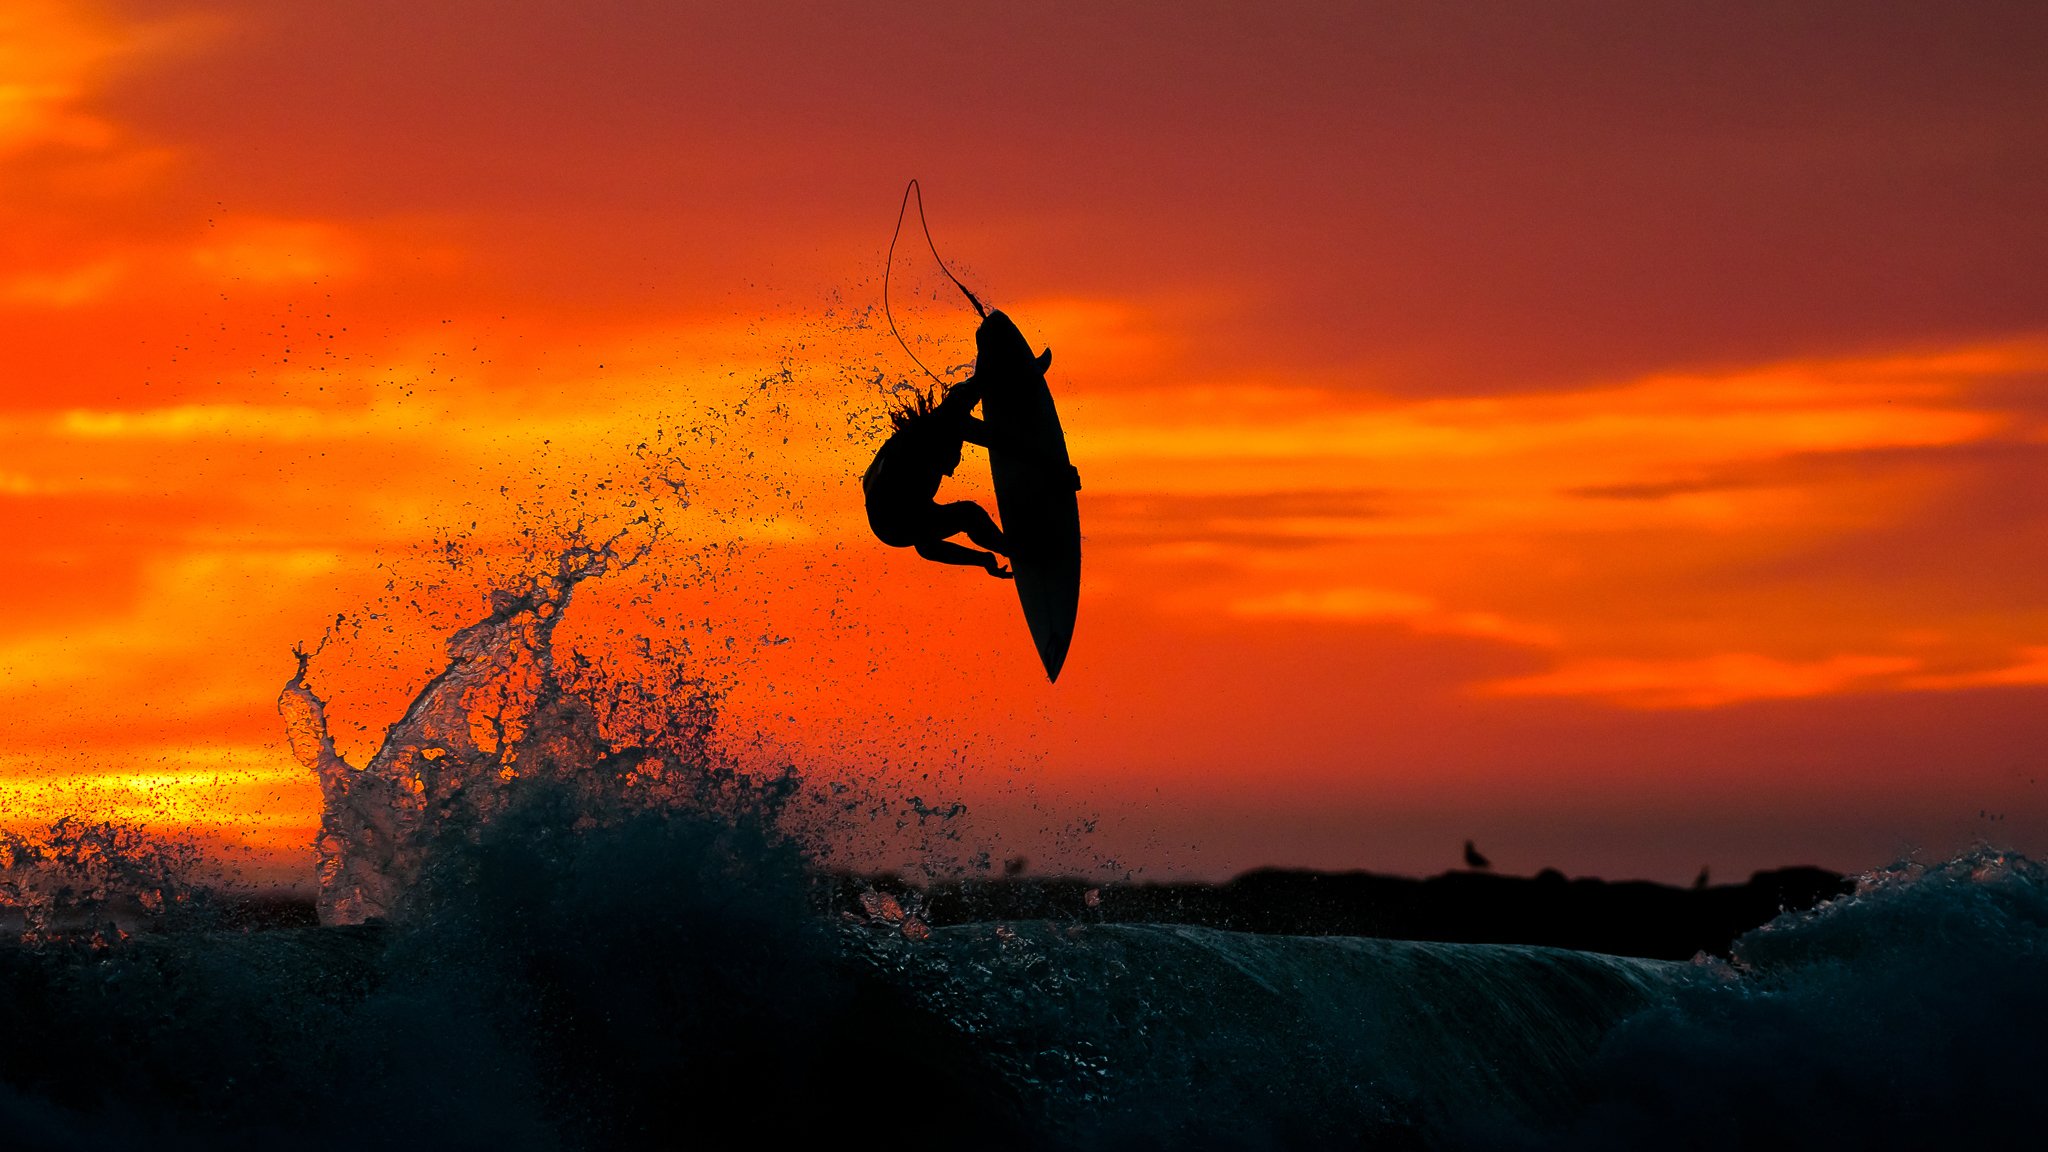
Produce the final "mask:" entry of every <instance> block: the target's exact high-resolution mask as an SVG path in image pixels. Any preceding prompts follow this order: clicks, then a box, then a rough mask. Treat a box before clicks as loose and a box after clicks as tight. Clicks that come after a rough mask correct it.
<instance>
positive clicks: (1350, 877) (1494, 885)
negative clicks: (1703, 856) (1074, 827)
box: [222, 867, 1854, 960]
mask: <svg viewBox="0 0 2048 1152" xmlns="http://www.w3.org/2000/svg"><path fill="white" fill-rule="evenodd" d="M825 885H826V888H825V896H826V900H827V902H828V903H829V905H830V907H831V909H832V910H833V911H835V912H842V913H849V914H853V915H864V914H865V912H864V910H863V908H862V905H861V901H860V895H861V893H863V892H882V893H888V894H890V895H892V896H894V897H896V898H897V900H898V901H899V903H900V904H901V906H902V907H903V908H904V909H905V910H906V911H907V912H908V913H910V914H912V915H915V916H917V917H918V918H919V919H920V920H922V921H923V922H924V923H926V924H928V925H930V926H931V927H934V928H938V927H943V926H945V925H949V924H968V923H975V922H985V921H1005V920H1018V921H1022V920H1057V921H1075V922H1081V923H1097V924H1113V923H1126V924H1168V923H1171V924H1200V925H1204V926H1207V927H1211V928H1225V929H1230V930H1233V931H1238V932H1260V933H1274V934H1285V935H1295V936H1379V937H1385V938H1389V939H1398V940H1437V941H1444V942H1448V943H1461V944H1542V945H1547V946H1550V947H1554V948H1575V949H1580V950H1583V951H1588V952H1606V953H1610V954H1613V955H1617V956H1642V957H1648V958H1651V959H1661V960H1685V959H1690V958H1691V957H1692V956H1693V955H1695V954H1697V953H1700V952H1706V953H1710V954H1713V955H1718V956H1726V955H1727V954H1728V949H1729V946H1730V945H1731V944H1733V943H1734V941H1735V938H1736V937H1738V936H1740V935H1742V934H1743V933H1744V932H1748V931H1750V930H1751V929H1753V928H1756V927H1759V926H1761V925H1763V924H1765V923H1768V922H1769V921H1770V920H1771V919H1772V918H1773V917H1775V916H1777V915H1778V914H1779V913H1780V912H1785V911H1802V910H1804V909H1807V908H1811V907H1813V906H1814V905H1816V904H1818V903H1820V902H1822V901H1824V900H1828V899H1832V898H1833V897H1836V896H1840V895H1844V894H1846V893H1848V892H1849V891H1850V890H1851V889H1852V888H1853V887H1854V884H1853V882H1852V881H1850V880H1847V879H1845V878H1844V877H1843V876H1841V875H1840V874H1839V873H1835V872H1829V871H1827V870H1825V869H1821V868H1806V867H1798V868H1779V869H1774V870H1772V871H1768V872H1758V873H1756V874H1755V875H1753V876H1751V877H1750V878H1749V880H1748V881H1746V882H1744V883H1741V884H1717V885H1714V886H1712V887H1707V888H1680V887H1676V886H1673V885H1668V884H1656V883H1652V882H1650V881H1646V880H1623V881H1607V880H1599V879H1593V878H1579V879H1567V878H1566V877H1565V876H1564V875H1563V874H1562V873H1559V872H1556V871H1552V870H1548V869H1546V870H1545V871H1543V872H1541V873H1538V874H1537V875H1535V876H1501V875H1496V874H1494V873H1491V872H1446V873H1444V874H1442V875H1440V876H1431V877H1427V878H1422V879H1418V878H1415V877H1409V876H1386V875H1380V874H1377V873H1372V872H1315V871H1308V870H1304V869H1283V868H1261V869H1257V870H1254V871H1251V872H1247V873H1245V874H1243V875H1242V876H1239V877H1237V878H1236V879H1233V880H1230V881H1227V882H1225V883H1221V884H1209V883H1198V882H1193V881H1149V882H1139V883H1116V884H1104V883H1100V882H1097V881H1092V880H1082V879H1075V878H1071V877H1032V876H1009V877H999V878H998V877H989V878H979V879H970V880H948V881H941V882H939V883H935V884H931V885H926V886H920V885H916V884H912V883H910V882H908V881H906V880H904V879H902V878H901V877H898V876H895V875H880V876H866V875H860V874H855V873H834V874H832V875H830V876H829V877H827V878H826V879H825ZM1090 892H1093V893H1094V894H1095V895H1094V897H1093V902H1092V903H1091V900H1090V896H1089V893H1090ZM315 923H316V919H315V916H314V911H313V902H312V901H311V900H310V899H306V898H304V897H300V896H293V895H272V896H262V897H255V898H249V899H245V900H241V901H238V902H236V903H234V904H232V905H230V906H229V907H228V908H227V909H226V910H225V915H224V917H223V924H222V927H225V928H229V929H237V928H239V929H244V930H262V929H269V928H298V927H310V926H312V925H313V924H315Z"/></svg>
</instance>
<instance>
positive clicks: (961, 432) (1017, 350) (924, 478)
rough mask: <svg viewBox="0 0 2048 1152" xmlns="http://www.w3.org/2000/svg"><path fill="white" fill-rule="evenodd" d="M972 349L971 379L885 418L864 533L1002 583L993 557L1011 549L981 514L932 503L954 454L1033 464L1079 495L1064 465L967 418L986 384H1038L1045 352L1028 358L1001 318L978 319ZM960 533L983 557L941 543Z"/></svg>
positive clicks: (977, 508)
mask: <svg viewBox="0 0 2048 1152" xmlns="http://www.w3.org/2000/svg"><path fill="white" fill-rule="evenodd" d="M974 343H975V357H974V375H972V376H969V377H968V378H967V379H965V380H962V381H961V382H959V383H958V384H951V385H947V386H946V391H945V394H944V396H943V397H941V398H940V399H939V400H938V402H937V403H934V402H933V400H932V394H931V393H930V392H918V393H913V395H914V397H915V399H913V400H912V401H911V402H910V403H908V404H905V405H903V406H901V407H899V408H897V409H895V410H894V411H892V412H890V413H889V419H890V422H891V423H892V424H894V425H895V431H893V432H891V433H890V434H889V438H888V439H887V440H885V441H883V442H882V447H881V449H880V450H879V451H877V452H876V453H875V462H874V463H872V464H870V465H868V470H867V474H866V475H864V476H862V477H861V478H860V486H861V489H862V491H863V492H865V493H866V495H867V506H868V526H869V527H870V528H872V529H874V532H875V535H876V536H877V537H878V538H879V539H880V540H881V541H882V543H884V544H887V545H889V546H890V547H891V548H915V549H917V554H918V555H920V556H922V557H924V558H925V559H927V560H935V561H937V562H939V563H941V564H958V565H960V566H962V567H965V568H980V569H982V570H983V571H986V572H987V573H988V574H989V575H991V576H994V577H996V578H998V579H1001V580H1008V579H1010V578H1011V575H1012V574H1011V570H1010V569H1008V568H1005V567H1003V565H1002V563H1001V561H999V560H998V559H997V554H998V553H1000V554H1001V555H1003V556H1008V555H1010V548H1009V545H1008V544H1006V543H1005V542H1004V540H1003V531H1002V529H1000V528H998V527H996V522H995V518H994V517H992V516H990V515H989V514H988V510H987V509H985V508H983V507H982V506H981V505H979V504H976V503H975V502H974V501H972V500H956V501H954V502H952V503H950V504H941V503H939V502H938V493H939V484H940V483H941V482H942V481H943V480H944V479H945V478H946V477H948V476H951V475H952V474H953V470H954V469H956V468H958V467H959V466H960V450H961V447H962V446H963V445H966V444H979V445H981V446H982V447H983V448H988V447H991V446H994V447H996V448H997V449H998V450H1000V451H1005V452H1010V453H1013V454H1015V455H1017V456H1019V457H1020V458H1027V459H1032V460H1035V461H1038V462H1039V464H1040V466H1042V467H1044V468H1047V469H1052V470H1055V471H1056V472H1057V473H1059V474H1060V475H1061V476H1062V478H1063V479H1065V480H1067V481H1068V482H1070V483H1071V484H1072V485H1073V490H1074V491H1078V490H1080V487H1081V481H1080V474H1079V473H1078V472H1076V471H1075V470H1074V468H1073V466H1072V465H1071V464H1068V463H1067V462H1066V461H1065V460H1064V459H1060V460H1057V461H1055V460H1053V459H1051V458H1050V457H1047V456H1045V454H1044V453H1042V452H1031V451H1028V450H1026V449H1024V448H1023V447H1022V446H1021V445H1019V444H1017V443H1013V442H1011V441H1013V440H1015V439H1016V438H1015V437H1011V438H1010V439H1009V440H1004V441H1002V442H1000V443H998V442H997V441H998V438H997V437H995V436H992V435H991V433H990V430H989V426H988V425H987V424H986V423H985V422H983V421H982V420H980V419H977V418H976V417H975V415H974V407H975V405H977V404H980V403H981V401H982V397H983V394H984V393H985V392H986V390H987V388H988V386H989V384H990V383H991V382H994V383H997V384H999V385H1000V384H1002V383H1004V382H1009V381H1013V380H1015V379H1017V378H1019V377H1022V376H1025V375H1030V376H1035V377H1038V378H1040V379H1042V378H1043V377H1044V376H1045V370H1046V369H1047V368H1049V367H1051V366H1052V349H1050V348H1048V349H1046V350H1045V351H1044V352H1042V353H1040V354H1039V355H1037V356H1033V355H1032V354H1031V345H1030V343H1029V342H1027V341H1026V340H1025V339H1024V334H1023V333H1022V332H1019V331H1018V330H1017V325H1016V324H1014V323H1012V322H1011V320H1010V318H1009V317H1008V316H1005V315H1003V314H1002V313H1001V312H990V313H988V314H987V316H986V317H984V318H983V320H982V322H981V326H980V327H979V328H977V329H976V330H975V332H974ZM963 532H964V533H966V534H967V538H968V539H969V540H971V541H973V542H974V543H976V544H978V545H980V546H981V547H982V548H985V549H987V551H985V552H984V551H980V550H977V549H974V548H969V547H967V546H966V545H964V544H956V543H954V542H953V541H952V540H950V539H948V537H951V536H957V535H959V534H961V533H963Z"/></svg>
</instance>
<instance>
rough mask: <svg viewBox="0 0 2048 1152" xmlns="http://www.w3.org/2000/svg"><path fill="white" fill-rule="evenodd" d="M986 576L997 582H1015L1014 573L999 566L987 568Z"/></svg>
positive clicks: (993, 565)
mask: <svg viewBox="0 0 2048 1152" xmlns="http://www.w3.org/2000/svg"><path fill="white" fill-rule="evenodd" d="M988 574H989V575H991V576H993V577H995V578H996V579H998V580H1015V579H1016V578H1017V577H1016V574H1015V573H1013V572H1011V571H1010V570H1009V569H1008V568H1005V567H1003V566H1002V565H1001V564H990V565H989V566H988Z"/></svg>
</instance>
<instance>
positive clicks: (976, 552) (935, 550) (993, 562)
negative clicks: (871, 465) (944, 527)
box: [917, 540, 1009, 576]
mask: <svg viewBox="0 0 2048 1152" xmlns="http://www.w3.org/2000/svg"><path fill="white" fill-rule="evenodd" d="M917 554H918V555H919V556H922V557H924V558H925V559H927V560H936V561H938V562H939V563H941V564H958V565H959V566H961V567H962V568H980V569H982V570H983V571H985V572H987V573H988V574H989V575H991V576H1007V575H1009V573H1008V572H1007V571H1005V570H1004V568H1003V566H1002V564H1001V562H1000V561H998V560H997V559H996V558H995V556H994V555H993V554H992V553H988V552H983V551H981V550H980V549H977V548H969V547H968V546H966V545H965V544H955V543H953V542H952V541H951V540H923V541H920V542H919V543H918V545H917Z"/></svg>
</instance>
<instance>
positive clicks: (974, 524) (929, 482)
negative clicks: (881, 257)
mask: <svg viewBox="0 0 2048 1152" xmlns="http://www.w3.org/2000/svg"><path fill="white" fill-rule="evenodd" d="M913 195H915V196H916V197H917V219H918V224H919V226H920V227H923V228H924V235H925V244H926V246H927V247H929V248H931V250H932V259H933V260H934V261H937V263H938V265H939V270H940V271H941V272H944V273H945V274H946V278H947V279H948V280H951V281H952V282H953V285H954V287H956V288H958V289H960V294H961V295H962V296H964V297H966V299H967V303H968V305H969V306H970V307H972V308H973V309H974V313H975V315H977V316H979V317H981V327H979V328H977V329H975V331H974V350H975V352H974V374H973V375H972V376H971V377H969V378H968V379H966V380H964V381H962V382H960V383H959V384H953V385H946V384H945V382H944V381H943V380H939V376H938V374H937V373H935V372H933V371H932V370H931V369H930V368H927V367H925V364H924V361H922V360H919V359H918V358H917V353H915V352H912V351H911V350H910V345H909V344H908V343H907V342H905V341H904V339H903V334H902V333H901V332H898V331H897V330H896V317H895V315H894V314H893V313H891V312H890V311H889V271H888V269H890V268H893V267H894V266H895V263H896V238H897V236H899V235H901V234H902V232H903V218H904V214H905V213H906V212H908V211H909V208H910V198H911V197H912V196H913ZM882 314H883V315H884V316H886V317H888V320H889V331H890V332H891V333H894V334H895V336H896V341H897V343H899V344H902V345H903V352H904V354H905V355H907V356H909V357H910V359H911V362H912V363H914V364H916V365H917V366H918V367H919V368H923V369H924V372H925V374H926V375H927V376H930V377H931V378H932V379H933V380H935V381H938V383H939V384H940V385H941V386H942V387H944V388H945V395H944V396H943V397H941V398H940V399H939V400H938V401H937V402H936V403H934V402H933V399H932V395H931V393H929V392H926V393H923V394H921V395H918V396H917V399H916V400H915V401H914V402H913V403H911V404H908V405H906V406H904V407H903V408H901V409H899V410H898V411H896V412H892V413H891V414H890V417H891V419H892V421H893V422H894V423H895V426H896V428H895V431H894V432H892V433H891V434H890V436H889V439H888V440H887V441H886V442H885V443H883V445H882V447H881V450H880V451H878V452H877V453H875V462H874V463H873V464H871V465H869V466H868V470H867V474H866V475H864V476H862V477H861V488H862V490H863V492H864V493H865V494H866V496H867V509H868V524H869V526H870V527H872V528H873V529H874V530H875V535H876V536H878V537H880V538H881V540H882V542H883V543H884V544H888V545H891V546H892V547H897V548H916V549H917V554H918V555H920V556H922V557H924V558H925V559H927V560H936V561H938V562H939V563H941V564H959V565H962V566H964V567H971V568H980V569H982V570H983V571H985V572H987V573H988V574H989V575H991V576H996V577H999V578H1002V579H1006V580H1014V581H1015V582H1016V587H1017V604H1018V606H1019V607H1020V608H1022V609H1023V610H1024V623H1025V625H1026V626H1027V627H1029V628H1030V629H1031V643H1032V646H1033V647H1035V648H1036V649H1038V659H1039V662H1040V663H1041V664H1043V665H1044V666H1045V675H1046V678H1047V679H1049V680H1057V679H1059V675H1060V668H1061V666H1062V665H1064V664H1065V663H1066V659H1067V648H1068V647H1069V645H1071V644H1072V643H1073V639H1074V617H1075V614H1076V612H1077V611H1078V609H1079V607H1080V599H1081V509H1080V504H1079V502H1078V499H1077V497H1076V493H1078V492H1080V490H1081V474H1080V473H1079V472H1077V471H1075V469H1074V465H1073V461H1072V460H1071V459H1069V458H1068V456H1067V438H1066V433H1065V432H1064V431H1063V430H1062V429H1061V428H1060V416H1059V410H1058V408H1057V407H1056V406H1055V405H1054V403H1053V398H1052V390H1051V389H1050V388H1049V387H1047V385H1046V382H1045V370H1046V369H1047V368H1049V367H1051V365H1052V352H1051V350H1050V349H1048V350H1047V351H1045V352H1042V353H1040V354H1038V355H1035V356H1034V355H1032V352H1031V342H1030V341H1029V340H1026V339H1025V338H1024V334H1023V333H1022V332H1020V331H1018V330H1017V325H1015V324H1014V323H1011V321H1010V318H1009V317H1008V316H1005V315H1003V314H1002V313H1001V312H994V311H990V310H989V309H988V308H987V307H986V306H985V305H983V304H982V302H981V301H980V300H979V299H976V298H975V295H974V293H973V292H971V291H969V290H968V287H967V285H965V284H962V283H961V282H960V278H959V277H958V276H955V275H953V271H952V269H950V268H947V267H946V262H945V261H944V260H941V259H939V250H938V247H937V246H936V245H934V244H932V243H931V229H930V228H929V227H926V226H925V225H924V193H923V191H921V190H920V189H919V188H918V186H917V181H915V180H912V181H911V182H910V183H909V185H908V186H906V187H905V188H904V189H903V203H902V204H901V205H900V206H899V207H898V208H897V210H896V232H895V233H894V234H892V235H890V237H889V256H888V264H887V265H886V266H885V269H884V271H883V273H882ZM977 404H978V405H980V406H981V411H982V418H981V419H979V420H977V419H975V417H974V408H975V406H976V405H977ZM963 444H979V445H981V446H982V447H984V448H987V449H988V450H989V451H988V464H989V479H990V480H991V481H992V482H993V483H994V486H995V490H996V506H997V507H998V508H999V509H1001V510H1002V514H1003V524H1002V527H1001V528H998V527H996V522H995V519H994V518H993V517H991V516H990V515H989V514H988V512H987V510H986V509H984V508H982V507H981V506H980V505H978V504H976V503H974V502H973V501H971V500H958V501H955V502H953V503H951V504H941V503H939V502H938V492H939V485H940V483H942V482H943V481H944V480H945V478H946V477H948V476H951V475H952V474H953V470H954V469H956V468H958V467H959V466H960V449H961V446H962V445H963ZM962 533H965V534H966V536H967V538H968V539H969V540H971V541H973V542H974V543H976V544H979V545H980V546H981V548H983V549H986V551H978V550H976V549H973V548H969V547H966V546H965V545H962V544H958V543H955V542H954V541H953V540H951V539H950V538H951V537H953V536H957V535H960V534H962ZM998 553H1000V554H1001V555H1003V556H1005V557H1008V558H1009V560H1010V566H1009V567H1008V568H1005V567H1003V565H1002V562H1001V561H1000V560H998V559H997V558H996V555H997V554H998Z"/></svg>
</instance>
